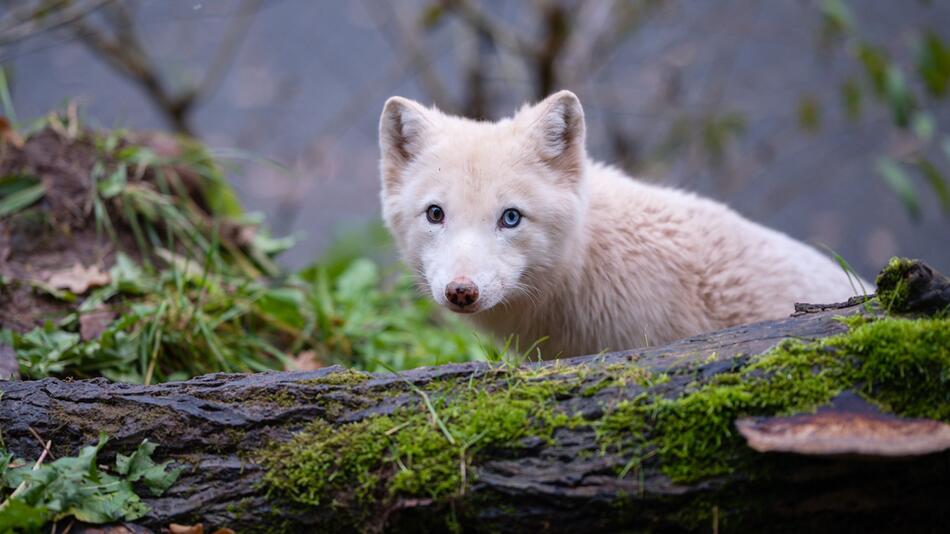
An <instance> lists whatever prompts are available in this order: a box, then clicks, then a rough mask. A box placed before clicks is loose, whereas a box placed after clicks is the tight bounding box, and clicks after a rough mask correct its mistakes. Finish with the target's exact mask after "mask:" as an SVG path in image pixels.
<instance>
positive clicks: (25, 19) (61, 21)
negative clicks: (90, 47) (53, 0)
mask: <svg viewBox="0 0 950 534" xmlns="http://www.w3.org/2000/svg"><path fill="white" fill-rule="evenodd" d="M113 1H114V0H87V1H86V2H81V1H80V2H67V1H63V2H60V4H61V5H62V7H59V8H56V9H51V8H50V6H49V5H48V4H47V5H41V6H37V8H36V9H33V10H30V12H29V13H22V12H18V11H20V10H17V11H14V12H13V13H11V14H10V15H9V16H7V17H6V19H9V20H5V21H3V22H0V46H6V45H9V44H11V43H15V42H17V41H22V40H23V39H26V38H29V37H32V36H34V35H37V34H40V33H43V32H46V31H50V30H54V29H56V28H61V27H63V26H68V25H70V24H72V23H74V22H76V21H79V20H82V19H83V18H85V17H86V16H88V15H90V14H91V13H92V12H94V11H96V10H97V9H99V8H100V7H103V6H104V5H106V4H109V3H111V2H113ZM41 8H42V9H43V11H44V12H47V14H45V15H43V16H39V15H38V11H39V10H40V9H41Z"/></svg>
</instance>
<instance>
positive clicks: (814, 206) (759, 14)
mask: <svg viewBox="0 0 950 534" xmlns="http://www.w3.org/2000/svg"><path fill="white" fill-rule="evenodd" d="M593 1H594V2H596V1H598V0H593ZM852 4H855V5H857V6H859V7H860V9H856V13H857V15H858V16H859V20H860V23H861V31H862V32H863V33H864V34H865V35H866V36H868V37H869V38H872V39H874V40H875V41H876V42H879V43H881V44H885V45H887V46H888V48H889V49H890V50H892V52H893V54H894V56H895V57H897V58H898V59H904V58H905V56H909V54H911V50H912V47H911V46H910V45H909V44H908V43H909V41H910V38H909V36H910V35H912V32H913V31H914V30H917V29H920V28H932V29H934V30H936V31H938V32H940V33H941V34H942V35H943V38H944V39H947V38H948V37H950V35H948V32H950V3H948V2H933V3H932V5H929V6H926V5H923V3H919V2H911V1H906V2H894V1H891V0H877V1H874V0H866V1H860V2H852ZM136 5H137V10H136V12H135V20H136V26H137V30H138V31H139V33H140V36H141V39H142V40H143V41H144V43H145V44H146V45H147V48H148V50H149V53H150V54H151V55H152V57H153V58H154V60H155V62H156V64H157V65H159V66H160V68H161V72H162V74H163V76H164V77H166V78H167V79H169V80H171V81H172V82H173V83H177V84H181V85H184V84H186V83H187V82H188V81H189V80H193V79H196V78H200V76H201V74H202V72H203V69H205V68H206V65H207V64H208V62H209V60H210V58H211V57H212V55H213V51H214V50H215V47H216V46H217V45H218V43H219V42H220V41H221V39H222V38H223V35H224V33H225V32H226V30H227V28H228V24H229V23H230V21H232V20H233V18H234V17H236V16H241V12H240V6H241V4H240V3H239V2H238V1H234V0H217V1H205V2H195V1H179V0H163V1H142V2H137V3H136ZM390 5H391V6H392V7H391V8H386V7H385V5H384V6H383V7H380V4H379V2H359V1H353V2H330V1H315V0H270V1H265V2H263V4H262V5H261V6H260V7H259V8H257V9H256V10H255V11H254V13H253V14H252V15H251V16H253V17H254V18H253V21H252V22H251V25H250V27H249V30H248V31H247V33H246V36H245V39H244V41H243V43H242V44H241V47H240V49H239V52H238V53H237V55H236V57H235V59H234V61H233V64H232V65H231V68H230V70H229V71H228V73H227V75H226V76H225V77H224V79H223V80H222V83H221V85H220V86H219V87H218V88H217V90H216V91H215V92H214V93H213V94H211V95H210V96H209V97H208V98H207V99H205V100H204V101H202V102H201V105H200V107H199V109H198V111H197V113H196V114H195V116H194V127H195V129H196V131H197V133H198V134H199V135H200V136H201V137H202V138H203V139H204V140H205V141H207V142H208V143H209V144H210V145H211V146H212V147H215V148H219V149H223V150H222V154H230V155H234V153H235V150H234V149H239V150H241V151H245V152H246V153H249V154H253V155H254V156H255V157H253V158H251V161H250V162H246V161H245V165H244V170H243V172H240V173H238V172H235V173H233V181H234V184H235V186H236V188H237V189H238V192H239V194H240V196H241V198H242V199H243V200H244V202H245V206H246V207H247V208H248V209H251V210H261V211H263V212H265V213H266V215H267V220H268V221H269V222H270V224H271V226H272V227H274V228H275V229H276V231H277V232H278V233H288V232H292V233H297V234H299V235H300V236H301V243H300V244H298V246H297V247H295V248H294V249H293V250H291V251H290V252H288V253H287V254H285V256H284V257H283V258H282V261H283V262H284V263H285V264H286V265H289V266H300V265H303V264H305V263H307V262H309V261H311V260H313V259H314V258H316V257H317V256H318V255H319V254H320V252H321V250H323V249H324V248H325V247H326V246H327V245H328V244H329V243H330V242H331V241H332V240H333V238H334V237H333V236H334V235H335V233H336V231H337V230H338V229H339V228H341V227H347V226H358V225H360V224H362V223H365V222H367V221H371V220H374V219H376V218H378V216H379V215H378V213H379V208H378V178H377V175H376V165H377V157H378V156H377V148H376V124H377V118H378V114H379V111H380V109H381V107H382V103H383V102H384V100H385V99H386V97H388V96H390V95H392V94H401V95H404V96H408V97H412V98H416V99H419V100H422V101H429V99H430V97H431V94H430V92H429V91H427V90H426V88H425V85H424V84H420V83H419V69H418V67H417V66H414V65H412V64H410V62H408V61H407V53H406V49H405V47H404V46H401V45H400V43H399V38H398V36H397V33H396V32H395V30H394V29H393V28H395V24H396V22H395V19H394V18H393V17H395V16H397V15H398V16H403V17H407V18H408V19H412V20H414V18H417V17H418V16H419V13H421V12H422V10H423V9H424V6H423V3H422V2H415V1H406V2H392V3H391V4H390ZM526 5H527V4H525V3H521V2H515V1H509V2H504V1H495V2H487V3H484V7H485V9H486V11H487V12H489V13H491V14H492V15H493V16H495V17H497V18H498V20H501V21H503V22H504V23H506V24H508V25H509V26H510V27H511V28H513V29H515V30H516V31H517V32H518V33H519V34H523V35H525V36H531V35H532V34H533V33H534V32H537V31H538V30H537V21H536V20H534V19H533V18H532V17H531V14H530V11H531V10H530V9H529V8H527V7H526ZM593 7H596V6H593ZM583 8H588V9H590V8H591V3H590V2H588V3H586V4H585V5H578V6H576V9H578V12H579V13H580V10H581V9H583ZM820 30H821V15H820V11H819V9H818V7H817V2H807V1H797V0H770V1H768V2H762V1H761V0H718V1H705V0H684V1H670V2H666V3H664V5H662V6H660V7H658V8H657V9H656V10H655V11H654V12H652V13H651V14H650V16H649V17H648V18H647V19H645V21H644V22H643V23H641V24H640V25H639V27H638V28H637V29H635V30H634V31H632V32H631V33H630V35H629V37H628V38H627V39H626V40H625V41H624V42H623V44H622V45H620V46H619V47H618V48H617V49H616V50H614V51H613V52H612V53H611V54H610V55H609V57H604V58H598V59H602V60H603V62H602V63H603V64H602V65H599V66H598V68H597V69H595V70H594V71H593V72H588V71H589V69H588V65H584V64H582V62H583V60H578V63H577V64H576V65H574V64H571V63H570V61H566V62H565V64H564V65H563V66H562V67H563V71H562V72H563V73H564V76H563V80H562V82H561V83H560V84H559V86H561V87H564V88H568V89H572V90H574V91H575V92H577V93H578V94H579V96H580V97H581V100H582V102H583V103H584V105H585V110H586V113H587V117H588V125H589V131H590V141H589V150H590V152H591V154H592V155H593V156H594V157H596V158H599V159H605V160H609V161H620V162H621V163H623V164H625V165H626V167H627V168H629V169H634V170H636V172H638V174H640V175H641V176H643V177H645V178H647V179H651V180H655V181H658V182H662V183H668V184H671V185H676V186H680V187H684V188H688V189H691V190H695V191H698V192H701V193H703V194H705V195H709V196H712V197H714V198H717V199H720V200H722V201H724V202H727V203H729V204H730V205H732V206H733V207H734V208H735V209H737V210H738V211H740V212H741V213H743V214H745V215H746V216H748V217H751V218H753V219H755V220H757V221H760V222H763V223H765V224H767V225H770V226H773V227H776V228H779V229H781V230H784V231H786V232H788V233H789V234H791V235H793V236H794V237H796V238H799V239H803V240H806V241H808V242H811V243H822V244H825V245H827V246H829V247H831V248H833V249H834V250H836V251H837V252H839V253H840V254H842V255H843V256H844V257H845V258H847V259H848V260H849V261H851V262H852V263H853V264H854V266H855V267H856V268H857V269H858V270H859V271H860V272H861V273H862V274H864V275H865V276H873V274H874V272H875V271H876V270H877V269H878V268H879V267H880V266H881V265H883V263H884V262H886V260H887V258H888V257H890V256H891V255H896V254H900V255H907V256H915V257H922V258H926V259H928V260H929V261H930V262H932V263H933V264H934V265H935V266H937V267H938V268H942V269H943V270H944V271H950V246H948V245H950V232H948V229H950V225H948V222H950V218H948V217H946V216H944V215H941V213H940V210H939V207H938V205H937V202H936V201H935V200H934V199H933V198H932V195H930V194H927V189H926V188H925V187H923V185H922V181H920V182H919V183H918V186H919V191H921V192H922V197H923V198H922V200H923V202H922V204H923V216H922V219H921V220H920V221H918V222H913V221H912V220H911V219H910V218H909V216H908V214H907V213H906V211H905V209H904V208H903V206H902V205H901V203H900V201H899V200H898V198H897V197H896V196H895V195H894V194H893V193H892V192H891V191H890V190H889V189H888V187H887V186H886V185H885V184H884V183H883V181H882V180H881V178H880V177H879V176H878V175H877V174H876V173H875V171H874V166H875V161H876V160H877V158H878V157H879V156H881V155H882V154H899V153H900V150H901V149H902V146H904V145H905V144H906V143H907V142H908V141H907V139H906V137H907V135H906V134H903V133H901V132H899V131H897V130H896V129H895V128H893V127H892V123H891V119H890V116H889V114H888V111H887V110H886V109H884V108H883V107H881V106H879V105H875V104H874V103H873V102H870V101H869V100H867V99H865V102H864V104H865V105H864V107H863V110H864V111H863V114H862V116H861V118H860V119H858V120H848V119H846V118H845V117H844V113H843V111H842V107H841V105H840V103H839V85H840V82H841V81H842V80H844V79H845V78H846V77H847V76H849V75H851V74H854V73H855V72H856V64H855V62H854V60H853V59H851V58H849V57H848V55H847V53H846V51H845V49H844V47H842V46H831V47H825V48H823V47H822V46H821V45H820V43H819V36H820ZM417 37H418V39H419V42H421V43H423V46H424V49H425V50H426V52H427V60H426V62H425V63H424V66H425V67H426V68H428V69H430V70H431V71H433V72H435V73H436V74H437V75H440V76H441V77H442V79H443V80H444V82H445V86H446V91H448V93H449V94H450V95H461V94H463V93H464V91H465V87H466V86H465V82H464V79H465V78H464V76H462V75H460V68H461V67H460V65H461V64H462V63H463V61H464V58H465V57H466V55H465V54H466V53H467V52H468V51H470V50H471V47H473V46H479V42H480V41H478V39H477V38H476V37H475V36H473V35H472V34H471V32H468V31H465V28H463V27H462V25H461V24H460V23H459V22H458V21H456V20H453V19H451V18H448V17H447V18H446V20H443V21H442V22H441V23H440V24H438V25H437V27H436V28H434V29H433V30H431V31H429V32H428V33H426V34H424V35H418V36H417ZM486 53H487V54H488V55H489V59H488V60H487V63H486V64H487V65H488V67H489V68H488V69H487V70H486V72H484V73H483V75H484V79H485V82H486V90H487V93H488V95H489V102H490V109H489V115H490V116H493V117H498V116H503V115H505V114H507V113H509V112H510V111H511V110H512V109H513V108H514V107H515V106H517V105H519V104H520V103H522V102H524V101H526V100H531V99H533V98H534V91H535V88H534V85H533V81H532V78H531V75H530V73H528V72H526V71H525V70H524V69H523V68H521V67H519V65H518V63H517V61H516V60H514V59H513V58H511V57H509V56H508V55H506V54H505V53H504V52H502V51H498V50H488V51H487V52H486ZM908 60H909V59H908ZM0 61H2V63H3V64H5V65H6V66H8V67H9V68H10V69H11V73H12V93H13V101H14V104H15V107H16V109H17V112H18V114H19V115H20V117H21V118H23V117H36V116H39V115H41V114H44V113H46V112H47V111H48V110H50V109H51V108H54V107H56V106H60V105H62V103H63V102H64V101H65V100H66V99H68V98H71V97H75V98H77V99H78V101H79V103H80V104H81V107H82V109H83V110H84V111H83V113H84V115H85V116H86V117H87V120H88V121H90V122H91V123H93V124H97V125H101V126H106V127H114V126H122V127H128V128H135V129H143V128H144V129H151V128H164V127H166V124H165V122H164V120H163V118H162V116H161V114H159V113H157V112H156V110H155V109H154V107H153V106H152V105H151V103H150V102H149V100H148V99H147V98H146V97H145V96H144V95H143V93H142V92H141V91H140V90H139V88H137V87H136V86H134V85H132V84H130V83H128V81H127V80H126V79H125V78H123V77H121V76H119V75H117V74H116V73H115V71H114V70H113V69H112V68H110V67H109V66H108V65H107V64H106V63H104V62H103V61H102V60H101V58H99V57H97V56H96V55H94V54H92V53H90V52H89V50H87V48H85V47H84V46H83V45H82V44H80V43H79V42H77V41H76V40H75V38H73V37H71V36H70V35H68V34H67V33H64V32H55V33H47V34H44V35H41V36H38V37H34V38H31V39H29V40H26V41H22V42H19V43H17V44H15V45H13V46H9V47H6V48H4V49H2V50H0ZM806 95H807V96H809V97H811V98H813V99H814V100H815V101H816V102H818V103H820V105H821V111H822V113H821V121H820V122H821V127H820V129H819V130H818V131H817V132H812V133H809V132H807V131H805V130H804V129H803V128H802V127H801V126H800V124H799V117H798V103H799V101H800V99H801V98H802V97H803V96H806ZM935 109H936V110H937V114H936V119H937V124H938V129H939V127H942V126H945V125H947V126H950V122H948V118H950V115H948V112H947V105H946V104H943V105H942V107H941V106H937V107H936V108H935ZM715 113H735V114H740V115H741V116H742V117H743V118H744V122H745V128H744V131H743V133H742V134H741V135H740V136H738V138H737V139H736V140H735V141H734V142H732V143H730V144H728V146H727V147H726V149H725V152H724V156H723V158H722V161H720V162H719V163H718V164H716V163H714V162H713V161H712V159H711V158H710V157H708V155H707V154H704V151H703V150H702V148H701V146H699V143H697V142H687V143H686V144H685V145H684V146H683V147H681V148H680V149H679V150H677V151H675V152H674V153H663V152H662V151H661V148H662V146H663V142H664V140H665V139H667V138H668V137H669V132H670V129H671V125H673V124H674V123H675V122H676V121H677V120H682V119H683V118H684V117H693V118H696V117H705V116H709V115H710V114H715ZM608 125H609V126H610V128H609V129H608V127H607V126H608ZM618 135H621V136H623V137H624V139H626V142H627V150H626V152H627V154H626V158H625V159H624V158H621V155H620V154H619V153H618V152H619V151H618V149H617V146H616V143H615V142H614V139H616V138H617V136H618ZM631 147H633V150H634V153H633V155H632V156H631V154H630V153H629V151H630V149H631ZM941 158H943V157H942V156H939V157H937V158H936V159H937V160H939V161H940V165H941V166H942V168H943V169H944V170H946V169H947V164H946V159H945V158H944V159H941ZM263 159H272V160H276V161H278V162H280V163H282V164H283V165H285V166H286V167H287V169H286V170H281V169H278V168H275V167H273V166H271V165H268V164H265V163H264V162H262V161H261V160H263Z"/></svg>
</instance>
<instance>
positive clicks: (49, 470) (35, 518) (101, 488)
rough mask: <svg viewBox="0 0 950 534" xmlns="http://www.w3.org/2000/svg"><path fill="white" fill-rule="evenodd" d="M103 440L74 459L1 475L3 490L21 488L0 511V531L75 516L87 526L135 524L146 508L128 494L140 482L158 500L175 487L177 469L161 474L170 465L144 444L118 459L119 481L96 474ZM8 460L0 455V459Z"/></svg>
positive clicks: (24, 464)
mask: <svg viewBox="0 0 950 534" xmlns="http://www.w3.org/2000/svg"><path fill="white" fill-rule="evenodd" d="M107 441H108V439H107V438H106V436H105V435H100V437H99V442H98V443H97V444H96V445H91V446H87V447H83V448H82V450H81V451H80V452H79V454H78V455H77V456H67V457H61V458H58V459H57V460H56V461H54V462H52V463H47V464H44V465H40V466H39V467H37V468H35V469H34V468H33V464H32V463H31V462H24V461H22V460H20V461H18V462H17V463H19V464H21V466H20V467H17V468H14V469H5V470H4V471H2V473H0V474H2V477H0V478H2V482H3V485H4V486H6V487H8V488H14V487H17V486H20V485H21V484H22V486H23V489H22V490H21V493H20V494H19V496H18V497H17V499H14V500H10V501H8V502H7V504H5V505H3V507H2V508H0V532H9V531H16V532H20V531H24V530H31V529H32V530H35V529H37V528H39V527H40V526H42V525H43V524H44V523H46V522H48V521H59V520H61V519H64V518H68V517H75V518H76V519H77V520H79V521H84V522H87V523H97V524H101V523H112V522H116V521H122V520H125V521H134V520H136V519H138V518H140V517H142V516H144V515H145V514H146V513H148V511H149V508H148V506H147V505H146V504H145V503H144V502H142V499H141V498H140V497H139V496H138V495H137V494H136V493H135V491H134V489H133V483H134V482H141V483H142V484H143V485H144V486H145V487H146V488H148V489H149V490H150V491H151V492H152V494H153V495H160V494H161V493H162V492H164V491H165V490H166V489H168V487H169V486H171V484H173V483H174V482H175V480H176V479H177V477H178V474H179V472H180V470H178V469H176V470H171V471H166V470H165V468H166V466H167V465H168V463H169V462H165V463H162V464H156V463H155V462H154V461H153V460H152V458H151V455H152V453H153V452H154V451H155V445H154V444H152V443H149V442H148V441H143V442H142V444H141V445H140V446H139V448H138V449H137V450H136V451H135V452H134V453H133V454H132V455H131V456H123V455H121V454H119V455H117V459H116V472H117V474H118V476H116V475H113V474H111V473H109V472H105V471H101V470H100V469H99V466H98V463H97V458H98V456H99V452H100V451H101V450H102V447H104V446H105V444H106V442H107ZM8 456H9V455H6V454H5V453H3V451H0V458H7V460H9V458H8Z"/></svg>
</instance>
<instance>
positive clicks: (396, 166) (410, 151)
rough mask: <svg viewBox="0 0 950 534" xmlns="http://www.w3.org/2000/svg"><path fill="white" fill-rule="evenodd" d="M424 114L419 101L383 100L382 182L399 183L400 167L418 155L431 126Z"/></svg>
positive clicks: (424, 111)
mask: <svg viewBox="0 0 950 534" xmlns="http://www.w3.org/2000/svg"><path fill="white" fill-rule="evenodd" d="M427 113H428V112H427V111H426V109H425V108H423V107H422V106H421V105H420V104H419V103H418V102H415V101H414V100H409V99H408V98H402V97H399V96H394V97H392V98H390V99H389V100H387V101H386V105H385V106H383V113H382V115H381V116H380V118H379V148H380V152H381V153H382V160H381V163H380V166H381V168H382V175H383V185H385V186H388V187H395V186H398V185H399V183H398V182H399V179H400V174H401V171H402V169H403V168H404V167H405V166H406V165H407V164H408V163H409V162H410V161H412V160H413V159H414V158H415V157H416V156H418V155H419V151H420V150H422V147H423V142H424V139H423V138H424V136H425V134H426V131H427V130H428V129H429V127H430V126H431V123H430V121H429V120H428V118H427V117H426V114H427Z"/></svg>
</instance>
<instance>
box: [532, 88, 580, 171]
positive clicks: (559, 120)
mask: <svg viewBox="0 0 950 534" xmlns="http://www.w3.org/2000/svg"><path fill="white" fill-rule="evenodd" d="M534 110H537V112H538V115H537V116H536V118H535V119H534V120H533V122H532V124H531V127H530V128H531V130H530V135H531V137H532V139H533V141H534V143H535V144H536V147H537V151H538V155H539V156H540V158H541V160H542V161H544V162H545V163H547V164H548V165H549V166H551V168H552V169H554V170H556V171H559V172H561V173H564V174H566V175H570V176H579V175H580V173H581V172H582V171H583V168H584V162H585V160H586V159H587V151H586V148H585V145H584V143H585V130H586V126H585V124H584V108H583V107H581V102H580V100H578V99H577V95H575V94H574V93H572V92H570V91H558V92H557V93H554V94H553V95H551V96H549V97H547V98H545V99H544V100H543V101H542V102H541V103H539V104H538V105H537V106H535V107H534Z"/></svg>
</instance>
